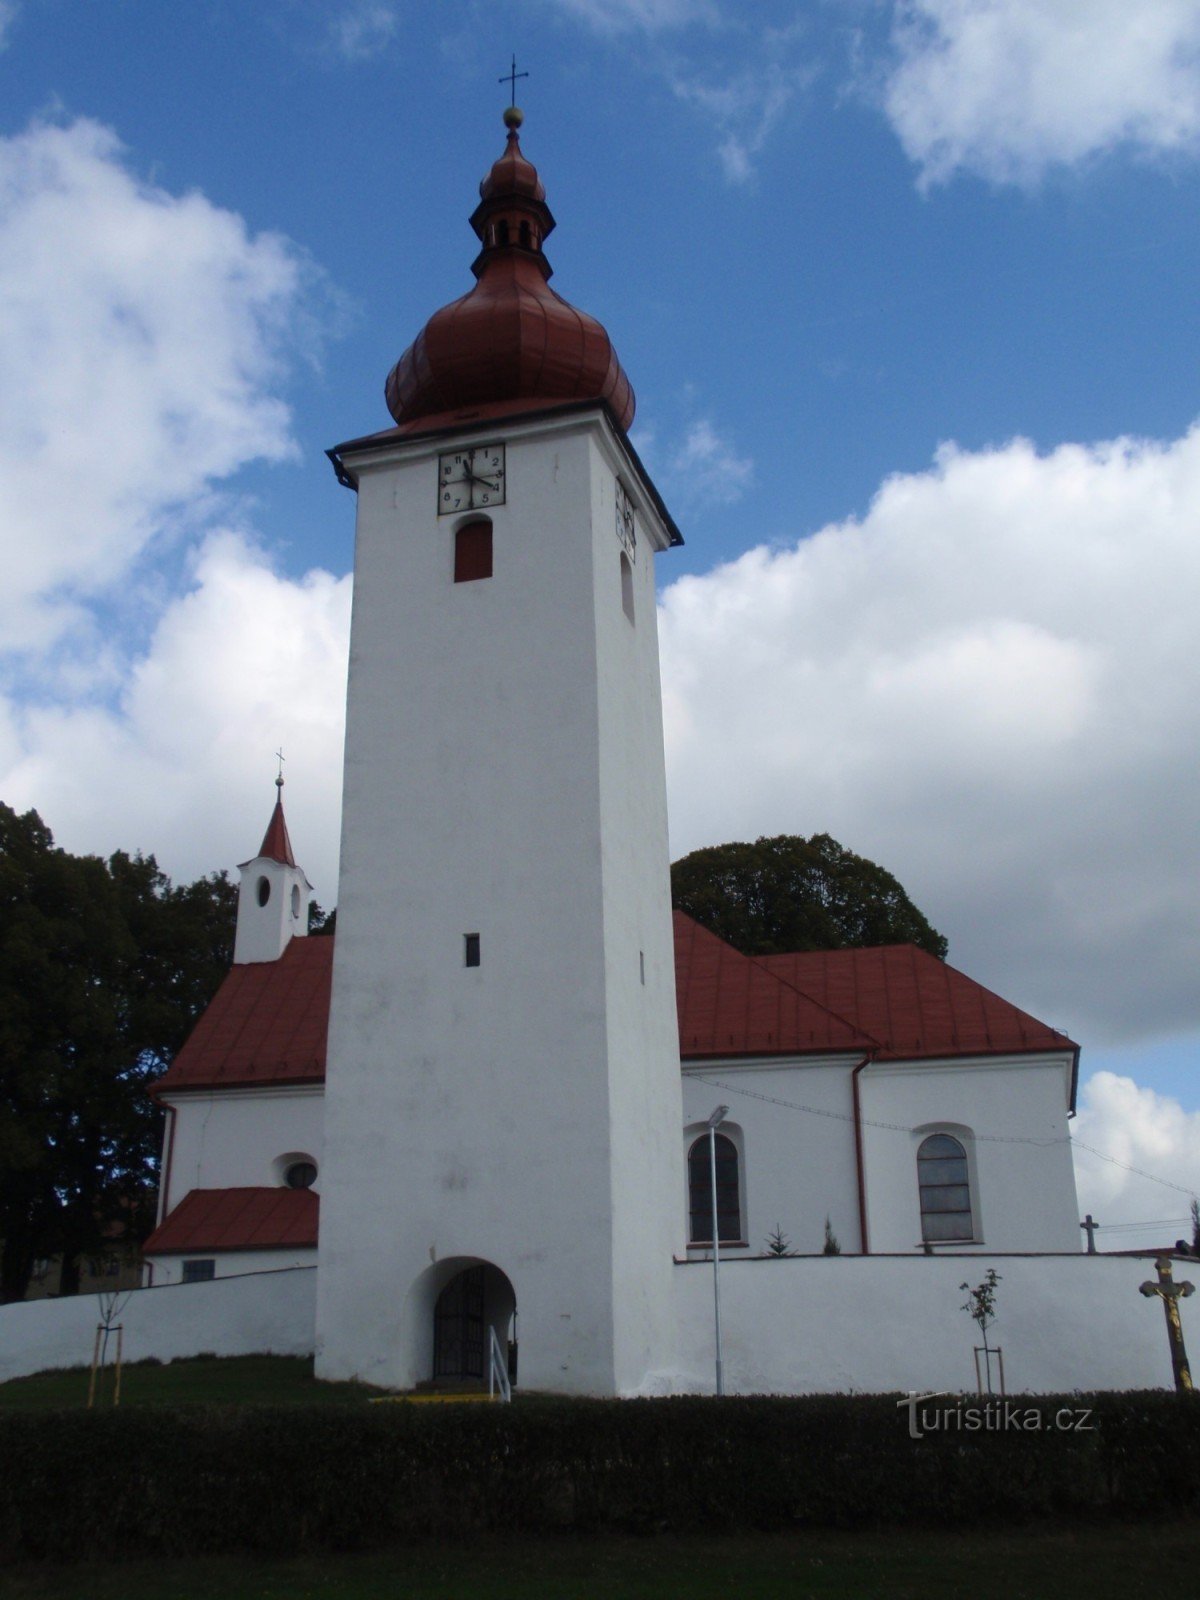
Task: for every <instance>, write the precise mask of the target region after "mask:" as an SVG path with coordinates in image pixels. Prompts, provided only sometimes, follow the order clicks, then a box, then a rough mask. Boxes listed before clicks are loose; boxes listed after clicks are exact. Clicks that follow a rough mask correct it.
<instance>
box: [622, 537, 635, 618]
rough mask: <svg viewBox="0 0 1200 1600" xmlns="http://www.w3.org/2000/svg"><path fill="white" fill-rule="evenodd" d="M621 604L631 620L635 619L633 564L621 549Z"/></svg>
mask: <svg viewBox="0 0 1200 1600" xmlns="http://www.w3.org/2000/svg"><path fill="white" fill-rule="evenodd" d="M621 606H622V609H623V610H624V612H625V615H626V616H627V617H628V618H629V620H630V622H632V621H633V565H632V563H631V562H630V560H629V557H628V556H627V555H626V554H625V552H624V550H622V551H621Z"/></svg>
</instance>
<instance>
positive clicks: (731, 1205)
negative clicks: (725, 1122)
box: [687, 1133, 742, 1244]
mask: <svg viewBox="0 0 1200 1600" xmlns="http://www.w3.org/2000/svg"><path fill="white" fill-rule="evenodd" d="M708 1140H709V1136H708V1134H707V1133H702V1134H701V1135H700V1137H699V1138H698V1139H696V1140H695V1141H694V1142H693V1144H692V1147H691V1149H690V1150H689V1151H688V1159H687V1168H688V1242H689V1243H690V1244H711V1243H712V1237H713V1226H712V1151H711V1150H710V1148H709V1142H708ZM716 1157H717V1227H718V1229H719V1230H720V1231H719V1233H718V1235H717V1237H718V1239H719V1240H720V1242H721V1244H737V1243H739V1242H740V1240H741V1237H742V1200H741V1176H740V1174H739V1172H738V1153H737V1145H735V1144H734V1142H733V1140H732V1139H730V1138H729V1137H728V1136H727V1135H726V1134H723V1133H718V1134H717V1136H716Z"/></svg>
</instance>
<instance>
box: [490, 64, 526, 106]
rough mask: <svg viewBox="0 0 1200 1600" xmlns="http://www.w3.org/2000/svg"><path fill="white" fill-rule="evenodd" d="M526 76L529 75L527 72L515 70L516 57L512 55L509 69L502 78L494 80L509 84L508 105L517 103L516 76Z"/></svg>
mask: <svg viewBox="0 0 1200 1600" xmlns="http://www.w3.org/2000/svg"><path fill="white" fill-rule="evenodd" d="M528 76H529V74H528V73H527V72H518V71H517V58H516V56H514V57H513V58H512V66H511V67H510V68H509V70H508V71H507V72H506V73H505V74H504V76H503V77H502V78H497V80H496V81H497V83H507V84H508V86H509V88H508V100H509V104H510V105H514V106H515V105H516V103H517V79H518V78H527V77H528Z"/></svg>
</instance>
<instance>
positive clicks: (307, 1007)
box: [156, 936, 333, 1092]
mask: <svg viewBox="0 0 1200 1600" xmlns="http://www.w3.org/2000/svg"><path fill="white" fill-rule="evenodd" d="M332 975H333V940H332V938H322V937H320V936H318V937H316V938H311V939H309V938H304V939H293V940H291V942H290V943H289V944H288V946H287V948H286V950H285V951H284V952H283V954H282V955H281V956H280V958H279V960H278V961H255V962H251V963H249V964H246V965H242V966H236V967H233V968H232V969H231V970H230V973H229V976H228V977H227V978H226V979H225V981H224V983H223V984H222V985H221V987H220V988H219V989H218V990H217V992H216V994H215V995H214V996H213V998H212V1001H211V1002H210V1004H209V1006H208V1008H207V1010H206V1011H204V1012H203V1013H202V1014H201V1016H200V1018H199V1020H198V1021H197V1023H196V1026H195V1028H193V1030H192V1032H191V1034H190V1036H189V1037H188V1040H187V1043H186V1044H185V1045H184V1046H183V1049H182V1050H180V1052H179V1054H178V1055H177V1056H176V1057H175V1059H174V1061H173V1062H172V1063H171V1065H170V1067H169V1068H168V1069H167V1071H166V1073H165V1074H164V1075H163V1077H162V1078H160V1079H159V1081H158V1083H157V1085H156V1091H158V1092H161V1091H163V1090H168V1091H170V1090H174V1089H200V1088H204V1089H212V1088H222V1087H225V1086H227V1085H234V1084H237V1085H239V1086H244V1085H246V1084H254V1083H321V1082H323V1081H324V1078H325V1036H326V1034H327V1033H328V1031H329V988H330V981H331V978H332Z"/></svg>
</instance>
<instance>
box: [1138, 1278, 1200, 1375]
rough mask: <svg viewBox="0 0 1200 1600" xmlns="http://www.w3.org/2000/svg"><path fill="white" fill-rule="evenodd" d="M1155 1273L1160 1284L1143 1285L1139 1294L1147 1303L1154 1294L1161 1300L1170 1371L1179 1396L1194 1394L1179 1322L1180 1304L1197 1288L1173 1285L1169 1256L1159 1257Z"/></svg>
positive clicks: (1180, 1284) (1184, 1284) (1181, 1325)
mask: <svg viewBox="0 0 1200 1600" xmlns="http://www.w3.org/2000/svg"><path fill="white" fill-rule="evenodd" d="M1154 1270H1155V1272H1157V1273H1158V1282H1157V1283H1149V1282H1147V1283H1143V1284H1140V1285H1139V1292H1140V1293H1142V1294H1144V1295H1145V1296H1146V1298H1147V1300H1149V1299H1150V1298H1151V1296H1152V1295H1158V1296H1159V1297H1160V1298H1161V1300H1162V1303H1163V1311H1164V1313H1165V1315H1166V1318H1167V1337H1168V1339H1170V1341H1171V1368H1172V1370H1173V1371H1174V1373H1175V1387H1176V1389H1178V1391H1179V1393H1180V1394H1191V1393H1192V1392H1193V1390H1192V1374H1191V1371H1190V1370H1189V1368H1188V1358H1187V1351H1186V1350H1185V1349H1184V1346H1183V1323H1182V1322H1181V1321H1180V1320H1179V1302H1180V1300H1186V1299H1187V1297H1188V1295H1190V1294H1193V1293H1194V1292H1195V1288H1196V1285H1195V1284H1194V1283H1172V1282H1171V1258H1170V1256H1159V1258H1158V1260H1157V1261H1156V1262H1155V1263H1154Z"/></svg>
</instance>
